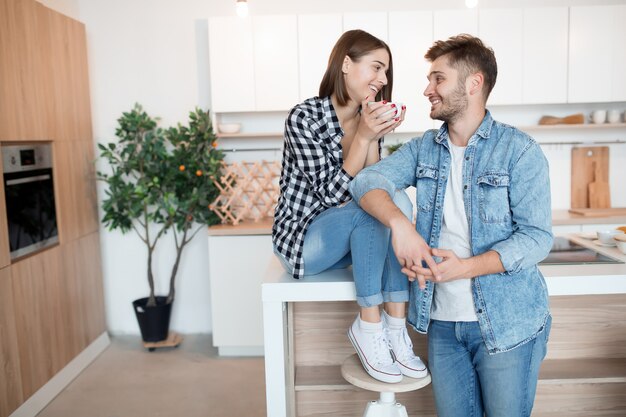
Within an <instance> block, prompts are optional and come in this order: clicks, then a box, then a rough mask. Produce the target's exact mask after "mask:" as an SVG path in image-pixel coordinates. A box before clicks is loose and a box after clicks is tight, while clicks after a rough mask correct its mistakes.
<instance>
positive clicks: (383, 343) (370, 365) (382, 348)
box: [348, 316, 402, 383]
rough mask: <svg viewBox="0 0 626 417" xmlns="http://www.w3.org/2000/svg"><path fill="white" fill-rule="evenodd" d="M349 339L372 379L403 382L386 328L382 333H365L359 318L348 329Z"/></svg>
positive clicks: (382, 329) (381, 330)
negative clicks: (394, 359)
mask: <svg viewBox="0 0 626 417" xmlns="http://www.w3.org/2000/svg"><path fill="white" fill-rule="evenodd" d="M348 339H350V342H351V343H352V346H354V349H355V350H356V353H357V354H358V355H359V359H361V363H362V364H363V368H365V370H366V371H367V373H368V374H369V375H370V376H371V377H372V378H374V379H377V380H379V381H382V382H389V383H394V382H400V381H402V372H400V369H399V368H398V366H397V365H396V364H395V362H394V361H393V356H392V354H391V345H390V344H389V341H388V340H387V337H386V334H385V330H384V327H383V328H381V329H380V331H373V332H369V331H363V330H362V329H361V326H360V325H359V316H357V318H356V320H355V321H354V323H352V326H350V328H349V329H348Z"/></svg>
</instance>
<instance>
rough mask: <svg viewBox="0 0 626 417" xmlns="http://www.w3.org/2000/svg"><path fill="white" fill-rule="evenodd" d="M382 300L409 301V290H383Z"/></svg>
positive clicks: (388, 301)
mask: <svg viewBox="0 0 626 417" xmlns="http://www.w3.org/2000/svg"><path fill="white" fill-rule="evenodd" d="M383 301H384V302H385V303H390V302H391V303H406V302H407V301H409V290H403V291H393V292H384V293H383Z"/></svg>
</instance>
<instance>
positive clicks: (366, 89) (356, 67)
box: [342, 48, 389, 103]
mask: <svg viewBox="0 0 626 417" xmlns="http://www.w3.org/2000/svg"><path fill="white" fill-rule="evenodd" d="M388 69H389V54H388V53H387V51H386V50H385V49H383V48H380V49H375V50H373V51H372V52H370V53H368V54H367V55H363V56H362V57H361V58H360V59H359V60H358V61H353V60H352V59H350V57H348V56H346V58H345V60H344V63H343V67H342V70H343V73H344V78H345V83H346V87H347V89H348V94H349V95H350V98H351V99H352V100H353V101H355V102H357V103H360V102H361V101H362V100H363V99H365V97H367V96H369V97H370V101H375V97H376V95H377V94H378V93H379V92H380V90H381V89H382V88H383V86H385V85H387V70H388Z"/></svg>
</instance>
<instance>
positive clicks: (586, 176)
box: [571, 146, 611, 209]
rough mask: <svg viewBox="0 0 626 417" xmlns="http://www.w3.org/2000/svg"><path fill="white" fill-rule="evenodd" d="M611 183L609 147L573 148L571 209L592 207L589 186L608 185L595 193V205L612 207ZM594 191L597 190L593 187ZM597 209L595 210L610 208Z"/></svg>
mask: <svg viewBox="0 0 626 417" xmlns="http://www.w3.org/2000/svg"><path fill="white" fill-rule="evenodd" d="M608 182H609V147H608V146H591V147H576V148H572V193H571V207H572V208H573V209H579V208H589V207H591V205H590V201H589V184H591V183H606V186H604V185H602V186H601V187H599V188H601V189H598V190H597V191H598V192H597V193H594V204H595V205H596V206H597V205H598V204H600V205H606V204H607V201H608V207H610V201H611V197H610V194H609V193H610V191H609V187H608ZM592 188H593V191H594V192H595V191H596V188H598V187H596V188H594V187H592ZM608 207H595V208H608Z"/></svg>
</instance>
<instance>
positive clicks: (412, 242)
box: [390, 217, 440, 289]
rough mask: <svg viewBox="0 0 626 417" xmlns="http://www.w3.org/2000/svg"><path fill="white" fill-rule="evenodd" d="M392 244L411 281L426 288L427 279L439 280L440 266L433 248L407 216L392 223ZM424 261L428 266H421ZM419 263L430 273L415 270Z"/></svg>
mask: <svg viewBox="0 0 626 417" xmlns="http://www.w3.org/2000/svg"><path fill="white" fill-rule="evenodd" d="M390 228H391V244H392V246H393V251H394V253H395V254H396V258H398V262H399V263H400V265H401V266H402V273H404V274H406V275H407V276H408V278H409V280H410V281H415V279H417V282H418V283H419V287H420V288H421V289H424V288H426V279H430V280H438V278H439V275H440V273H439V268H438V266H437V263H436V262H435V260H434V259H433V257H432V256H431V254H430V253H431V250H430V247H429V246H428V244H426V241H425V240H424V239H423V238H422V237H421V236H420V235H419V233H417V231H416V230H415V228H414V227H413V224H411V222H410V221H409V220H408V219H407V218H406V217H404V218H401V219H398V220H397V221H393V222H392V223H391V224H390ZM422 261H424V262H426V265H428V268H421V265H422ZM417 265H419V266H420V268H421V269H424V270H425V271H428V274H424V273H415V272H413V269H412V268H414V267H416V266H417Z"/></svg>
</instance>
